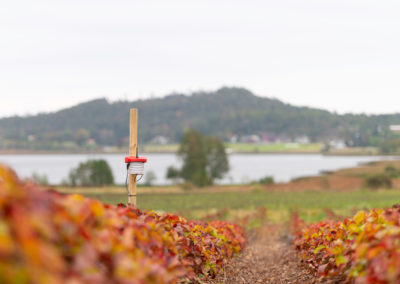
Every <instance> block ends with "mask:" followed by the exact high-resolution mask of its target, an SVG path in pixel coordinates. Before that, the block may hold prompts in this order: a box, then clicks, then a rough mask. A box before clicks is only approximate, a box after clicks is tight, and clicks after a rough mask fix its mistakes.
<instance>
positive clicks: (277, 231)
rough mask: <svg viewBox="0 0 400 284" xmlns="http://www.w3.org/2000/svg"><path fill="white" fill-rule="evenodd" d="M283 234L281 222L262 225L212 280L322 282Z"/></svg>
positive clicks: (215, 281)
mask: <svg viewBox="0 0 400 284" xmlns="http://www.w3.org/2000/svg"><path fill="white" fill-rule="evenodd" d="M283 236H284V232H283V231H282V226H277V225H268V226H265V227H263V228H261V229H260V231H259V232H258V233H257V234H256V235H255V236H253V237H251V238H250V240H249V243H248V246H247V248H246V249H245V250H244V251H243V253H242V254H241V255H240V256H238V257H237V258H236V259H234V260H233V261H232V262H231V263H229V264H228V265H227V266H226V267H225V269H224V272H222V273H220V275H219V277H218V278H217V279H215V280H214V281H211V282H209V283H225V284H228V283H235V284H236V283H285V284H290V283H320V282H319V281H318V280H317V278H316V277H315V276H313V275H312V273H311V272H310V271H309V270H307V269H306V268H305V267H303V266H302V264H301V262H300V259H299V257H298V256H297V255H296V253H295V251H294V249H293V246H292V245H291V244H290V241H289V240H288V239H287V238H286V239H285V238H284V237H283ZM325 283H326V282H325Z"/></svg>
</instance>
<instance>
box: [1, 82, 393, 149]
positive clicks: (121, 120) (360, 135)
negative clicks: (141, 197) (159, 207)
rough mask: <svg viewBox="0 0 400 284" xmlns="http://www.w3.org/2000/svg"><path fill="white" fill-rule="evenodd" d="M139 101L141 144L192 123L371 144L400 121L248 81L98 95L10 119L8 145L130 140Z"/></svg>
mask: <svg viewBox="0 0 400 284" xmlns="http://www.w3.org/2000/svg"><path fill="white" fill-rule="evenodd" d="M132 107H136V108H138V109H139V119H140V120H139V135H140V140H141V141H140V142H141V143H146V142H148V141H150V140H151V139H153V138H154V137H156V136H165V137H168V138H169V139H170V140H171V141H178V140H179V139H180V137H181V135H182V133H183V131H184V130H185V129H188V128H195V129H197V130H199V131H201V132H202V133H204V134H211V135H218V136H221V137H222V138H224V139H228V138H229V137H231V136H233V135H238V136H242V135H249V134H268V135H278V136H282V137H288V138H293V137H297V136H302V135H306V136H308V137H310V138H311V139H312V140H318V141H323V140H326V139H333V138H343V139H347V140H354V143H355V144H368V143H370V140H371V139H372V138H373V136H374V135H376V134H379V133H378V132H382V131H385V129H387V127H388V125H390V124H400V114H395V115H375V116H366V115H338V114H334V113H330V112H328V111H324V110H320V109H314V108H308V107H296V106H292V105H289V104H285V103H283V102H281V101H279V100H276V99H270V98H265V97H258V96H255V95H254V94H252V93H251V92H250V91H248V90H246V89H243V88H222V89H219V90H217V91H215V92H198V93H194V94H192V95H183V94H174V95H169V96H166V97H164V98H153V99H147V100H138V101H133V102H129V101H118V102H113V103H110V102H108V101H107V100H106V99H97V100H93V101H89V102H86V103H82V104H79V105H77V106H74V107H71V108H67V109H64V110H61V111H58V112H54V113H47V114H39V115H35V116H29V117H10V118H3V119H0V137H1V145H0V147H1V148H3V149H4V148H28V149H29V148H32V147H33V148H43V149H49V148H52V149H56V148H58V147H64V146H68V145H70V146H71V145H73V144H78V145H83V144H84V143H86V142H87V141H88V139H87V138H90V139H91V141H92V143H95V144H98V145H116V146H122V145H123V144H126V142H127V137H128V129H129V109H130V108H132ZM371 137H372V138H371Z"/></svg>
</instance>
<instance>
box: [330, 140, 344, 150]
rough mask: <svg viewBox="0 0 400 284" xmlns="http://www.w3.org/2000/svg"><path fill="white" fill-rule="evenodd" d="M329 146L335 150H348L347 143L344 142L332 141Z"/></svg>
mask: <svg viewBox="0 0 400 284" xmlns="http://www.w3.org/2000/svg"><path fill="white" fill-rule="evenodd" d="M329 146H331V147H332V148H334V149H344V148H346V142H345V141H344V140H331V141H330V142H329Z"/></svg>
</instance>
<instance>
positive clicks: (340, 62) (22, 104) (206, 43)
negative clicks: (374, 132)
mask: <svg viewBox="0 0 400 284" xmlns="http://www.w3.org/2000/svg"><path fill="white" fill-rule="evenodd" d="M399 15H400V1H396V0H393V1H386V0H382V1H376V0H374V1H369V0H359V1H356V0H332V1H324V0H315V1H311V0H308V1H305V0H293V1H290V0H275V1H269V0H260V1H256V0H242V1H235V0H229V1H228V0H201V1H190V0H185V1H184V0H182V1H178V0H168V1H166V0H163V1H162V0H160V1H153V0H141V1H139V0H127V1H123V0H112V1H111V0H107V1H103V0H63V1H61V0H37V1H32V0H25V1H23V0H13V1H3V3H2V4H1V6H0V117H3V116H9V115H13V114H34V113H37V112H43V111H53V110H58V109H61V108H64V107H67V106H71V105H74V104H76V103H79V102H82V101H87V100H90V99H93V98H98V97H107V98H109V99H110V100H117V99H129V100H135V99H138V98H147V97H150V96H151V95H153V96H163V95H166V94H168V93H171V92H173V91H177V92H186V93H188V92H192V91H197V90H215V89H217V88H219V87H221V86H225V85H227V86H242V87H245V88H248V89H250V90H251V91H253V92H254V93H256V94H257V95H261V96H270V97H276V98H278V99H281V100H283V101H285V102H289V103H292V104H295V105H308V106H314V107H320V108H325V109H328V110H335V111H338V112H340V113H343V112H367V113H388V112H400V55H399V53H400V17H399Z"/></svg>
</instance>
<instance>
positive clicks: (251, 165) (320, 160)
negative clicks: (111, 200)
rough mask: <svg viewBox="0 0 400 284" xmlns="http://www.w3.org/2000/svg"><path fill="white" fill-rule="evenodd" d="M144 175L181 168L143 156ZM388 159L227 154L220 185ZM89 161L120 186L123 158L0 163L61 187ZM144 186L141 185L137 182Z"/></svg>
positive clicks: (172, 159) (170, 159)
mask: <svg viewBox="0 0 400 284" xmlns="http://www.w3.org/2000/svg"><path fill="white" fill-rule="evenodd" d="M144 156H146V157H147V158H148V162H147V163H146V165H145V169H146V172H149V171H153V172H154V174H155V175H156V177H157V179H156V181H155V182H154V183H155V184H169V181H168V180H167V179H166V178H165V174H166V171H167V168H168V167H169V166H173V165H174V166H177V167H179V166H180V165H181V162H180V161H179V159H178V158H177V157H176V155H174V154H146V155H144ZM394 158H395V157H390V156H323V155H299V154H295V155H294V154H272V155H271V154H230V155H229V163H230V166H231V170H230V172H229V173H228V174H227V176H226V177H225V178H224V179H223V180H222V181H220V182H219V183H222V184H228V183H231V184H233V183H235V184H240V183H248V182H250V181H253V180H258V179H260V178H263V177H265V176H273V177H274V179H275V181H277V182H285V181H289V180H291V179H293V178H297V177H302V176H309V175H317V174H319V173H320V172H321V171H331V170H337V169H341V168H346V167H354V166H357V165H359V164H361V163H366V162H370V161H378V160H384V159H394ZM88 159H105V160H107V162H108V163H109V164H110V166H111V168H112V171H113V174H114V177H115V180H116V183H118V184H123V183H124V182H125V177H126V166H125V163H124V155H123V154H76V155H75V154H71V155H59V154H54V155H53V154H48V155H0V163H2V164H6V165H9V166H10V167H11V168H13V169H14V170H15V171H16V172H17V173H18V175H19V176H20V177H22V178H25V177H30V176H32V174H33V173H34V172H36V173H38V174H45V175H47V177H48V180H49V182H50V183H51V184H54V185H56V184H60V183H61V181H62V180H63V179H65V178H66V177H67V176H68V173H69V171H70V170H71V169H72V168H75V167H77V166H78V164H79V163H80V162H83V161H86V160H88ZM140 182H143V181H140Z"/></svg>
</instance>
